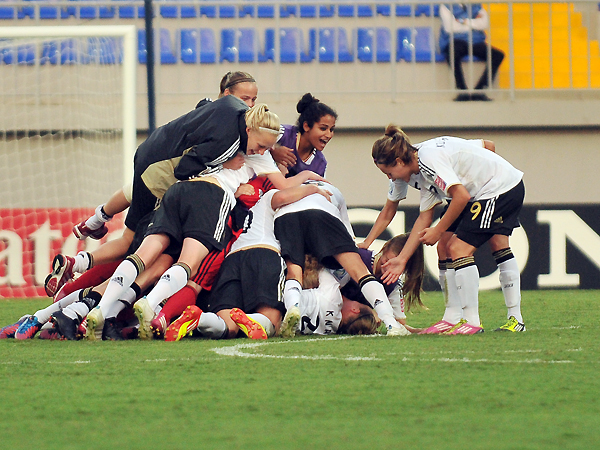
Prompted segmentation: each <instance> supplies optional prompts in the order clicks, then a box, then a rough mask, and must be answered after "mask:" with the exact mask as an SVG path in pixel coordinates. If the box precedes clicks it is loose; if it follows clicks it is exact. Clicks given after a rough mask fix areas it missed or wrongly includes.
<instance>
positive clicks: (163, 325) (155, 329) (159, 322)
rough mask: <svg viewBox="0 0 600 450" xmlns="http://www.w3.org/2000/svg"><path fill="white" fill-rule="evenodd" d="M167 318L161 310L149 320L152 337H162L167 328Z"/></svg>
mask: <svg viewBox="0 0 600 450" xmlns="http://www.w3.org/2000/svg"><path fill="white" fill-rule="evenodd" d="M168 326H169V325H168V324H167V319H166V317H165V315H164V314H163V312H162V311H161V312H159V313H158V315H157V316H156V317H155V318H154V319H152V322H150V329H151V330H152V334H154V339H163V338H164V337H165V333H166V331H167V328H168Z"/></svg>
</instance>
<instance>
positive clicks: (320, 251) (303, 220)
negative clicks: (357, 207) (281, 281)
mask: <svg viewBox="0 0 600 450" xmlns="http://www.w3.org/2000/svg"><path fill="white" fill-rule="evenodd" d="M275 236H276V237H277V239H278V240H279V243H280V244H281V256H283V257H284V258H288V259H289V260H290V261H291V262H292V263H294V264H296V265H298V266H300V267H302V268H304V257H305V255H306V254H307V253H308V254H311V255H313V256H314V257H315V258H317V260H319V262H320V263H321V264H323V265H324V266H325V267H327V268H329V269H339V268H341V266H340V265H339V264H338V262H337V261H336V260H335V258H334V257H333V256H334V255H338V254H340V253H347V252H354V253H358V247H357V246H356V244H355V242H354V239H352V236H350V233H348V230H347V229H346V227H345V226H344V224H343V223H342V221H341V220H339V219H338V218H336V217H334V216H332V215H331V214H329V213H327V212H325V211H321V210H319V209H308V210H305V211H298V212H293V213H289V214H284V215H283V216H281V217H278V218H277V219H275Z"/></svg>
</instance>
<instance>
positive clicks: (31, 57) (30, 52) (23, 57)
mask: <svg viewBox="0 0 600 450" xmlns="http://www.w3.org/2000/svg"><path fill="white" fill-rule="evenodd" d="M17 64H23V65H27V66H32V65H34V64H35V46H34V45H32V44H26V45H19V46H18V47H17Z"/></svg>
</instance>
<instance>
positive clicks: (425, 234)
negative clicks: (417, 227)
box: [419, 227, 442, 245]
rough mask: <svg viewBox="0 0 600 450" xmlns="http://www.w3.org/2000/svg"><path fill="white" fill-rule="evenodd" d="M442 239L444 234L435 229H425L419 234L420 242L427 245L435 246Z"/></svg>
mask: <svg viewBox="0 0 600 450" xmlns="http://www.w3.org/2000/svg"><path fill="white" fill-rule="evenodd" d="M440 237H442V233H440V232H439V231H438V230H437V229H436V228H435V227H433V228H425V229H424V230H423V231H421V232H419V240H420V241H421V242H422V243H423V244H425V245H435V244H436V243H437V241H439V240H440Z"/></svg>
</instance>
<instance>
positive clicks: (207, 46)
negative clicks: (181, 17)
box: [200, 28, 217, 64]
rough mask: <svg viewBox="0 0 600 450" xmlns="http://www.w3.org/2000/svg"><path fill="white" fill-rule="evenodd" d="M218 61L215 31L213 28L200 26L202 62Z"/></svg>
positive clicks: (212, 62)
mask: <svg viewBox="0 0 600 450" xmlns="http://www.w3.org/2000/svg"><path fill="white" fill-rule="evenodd" d="M216 62H217V44H216V40H215V32H214V31H213V30H212V29H211V28H200V64H214V63H216Z"/></svg>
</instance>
